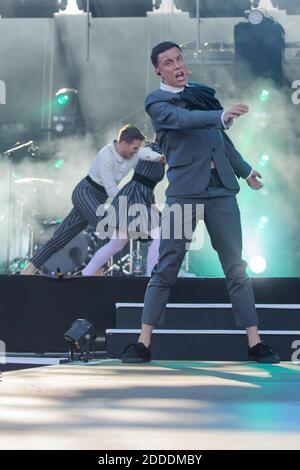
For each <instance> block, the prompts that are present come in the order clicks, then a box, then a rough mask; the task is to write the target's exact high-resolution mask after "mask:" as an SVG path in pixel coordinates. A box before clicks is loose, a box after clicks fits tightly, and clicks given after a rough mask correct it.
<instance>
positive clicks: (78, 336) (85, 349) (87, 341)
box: [64, 319, 97, 362]
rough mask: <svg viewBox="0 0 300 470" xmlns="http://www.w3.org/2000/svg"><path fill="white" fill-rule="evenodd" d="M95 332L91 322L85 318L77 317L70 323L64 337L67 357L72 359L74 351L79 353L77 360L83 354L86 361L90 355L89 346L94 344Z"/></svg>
mask: <svg viewBox="0 0 300 470" xmlns="http://www.w3.org/2000/svg"><path fill="white" fill-rule="evenodd" d="M96 337H97V332H96V330H95V327H94V325H93V323H91V322H90V321H89V320H86V319H78V320H76V321H75V322H74V323H72V325H71V327H70V328H69V329H68V330H67V331H66V332H65V334H64V338H65V340H66V341H67V343H68V347H69V348H68V349H69V358H70V360H72V361H74V359H75V351H77V352H78V353H80V355H79V358H78V360H80V359H81V357H82V356H84V361H85V362H87V361H88V360H89V357H90V347H91V344H94V341H95V339H96Z"/></svg>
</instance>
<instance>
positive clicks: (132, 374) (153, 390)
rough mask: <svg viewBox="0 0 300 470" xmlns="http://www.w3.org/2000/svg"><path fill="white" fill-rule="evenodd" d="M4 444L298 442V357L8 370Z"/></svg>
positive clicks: (283, 445) (245, 445) (0, 405)
mask: <svg viewBox="0 0 300 470" xmlns="http://www.w3.org/2000/svg"><path fill="white" fill-rule="evenodd" d="M0 386H1V396H0V416H1V423H0V448H1V449H70V450H74V449H98V450H101V449H110V450H114V449H127V450H133V449H135V450H139V449H144V450H146V449H161V450H164V449H168V450H172V449H174V450H180V449H197V450H201V449H235V450H238V449H274V450H275V449H276V450H279V449H298V450H299V448H300V444H299V443H300V425H299V423H300V410H299V396H300V375H299V364H298V365H297V364H292V363H281V364H279V365H268V366H266V365H258V364H253V363H252V364H250V363H248V364H247V363H237V362H222V363H220V362H176V361H169V362H168V361H154V362H153V363H151V364H149V365H143V366H137V365H132V366H128V365H123V364H121V363H120V361H118V360H103V361H95V362H92V363H89V364H88V365H84V364H74V365H71V364H69V365H58V366H50V367H41V368H37V369H27V370H24V371H15V372H6V373H4V374H3V376H2V383H1V385H0Z"/></svg>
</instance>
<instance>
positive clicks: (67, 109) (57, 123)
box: [52, 88, 85, 137]
mask: <svg viewBox="0 0 300 470" xmlns="http://www.w3.org/2000/svg"><path fill="white" fill-rule="evenodd" d="M52 129H53V132H54V134H55V135H56V136H57V137H63V136H66V135H73V134H78V133H80V134H83V133H84V132H85V125H84V120H83V116H82V112H81V107H80V103H79V98H78V91H77V90H75V88H60V89H59V90H58V91H57V92H56V94H55V99H54V101H53V106H52Z"/></svg>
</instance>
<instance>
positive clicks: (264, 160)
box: [259, 155, 270, 166]
mask: <svg viewBox="0 0 300 470" xmlns="http://www.w3.org/2000/svg"><path fill="white" fill-rule="evenodd" d="M269 160H270V157H269V156H268V155H262V156H261V157H260V162H259V164H260V165H261V166H267V164H268V162H269Z"/></svg>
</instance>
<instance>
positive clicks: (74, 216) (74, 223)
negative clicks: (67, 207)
mask: <svg viewBox="0 0 300 470" xmlns="http://www.w3.org/2000/svg"><path fill="white" fill-rule="evenodd" d="M87 225H88V223H87V221H86V220H85V219H84V218H83V216H82V215H81V214H80V212H78V211H77V209H75V208H73V209H72V210H71V212H70V213H69V215H68V216H67V217H66V218H65V219H64V221H63V222H62V223H61V224H60V225H59V227H58V229H57V230H56V231H55V232H54V234H53V236H52V237H51V238H50V240H48V241H47V242H46V243H45V245H44V246H43V247H42V248H41V249H40V250H39V251H38V252H37V253H36V254H35V255H34V256H33V258H32V259H31V260H30V263H29V264H28V266H26V268H25V269H24V270H23V271H21V274H34V272H35V271H36V270H37V269H40V268H41V267H42V266H43V264H44V263H45V262H46V261H47V260H48V259H49V258H51V256H52V255H54V254H55V253H57V252H58V251H59V250H61V249H62V248H63V247H64V246H65V245H66V244H67V243H68V242H69V241H70V240H72V239H73V238H74V237H76V235H78V234H79V233H80V232H82V230H84V228H85V227H86V226H87Z"/></svg>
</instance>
